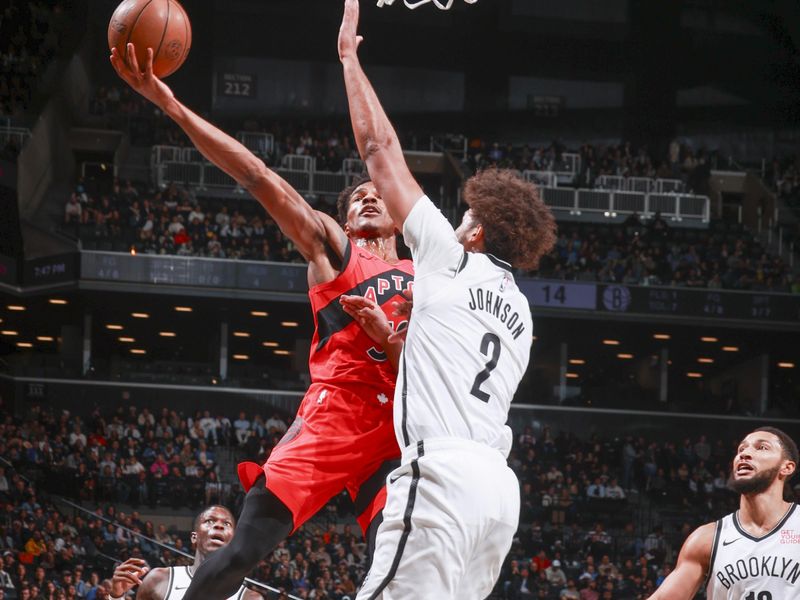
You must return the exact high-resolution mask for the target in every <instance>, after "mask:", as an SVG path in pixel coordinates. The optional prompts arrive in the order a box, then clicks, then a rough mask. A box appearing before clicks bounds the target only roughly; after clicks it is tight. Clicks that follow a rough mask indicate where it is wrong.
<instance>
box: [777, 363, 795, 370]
mask: <svg viewBox="0 0 800 600" xmlns="http://www.w3.org/2000/svg"><path fill="white" fill-rule="evenodd" d="M778 366H779V367H780V368H781V369H794V363H791V362H779V363H778Z"/></svg>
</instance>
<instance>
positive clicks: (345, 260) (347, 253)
mask: <svg viewBox="0 0 800 600" xmlns="http://www.w3.org/2000/svg"><path fill="white" fill-rule="evenodd" d="M352 254H353V242H352V241H351V240H350V239H349V238H348V240H347V247H346V248H345V249H344V254H343V255H342V268H341V269H340V270H339V273H340V274H341V273H344V271H345V269H347V265H349V264H350V257H351V256H352Z"/></svg>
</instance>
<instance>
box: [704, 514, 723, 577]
mask: <svg viewBox="0 0 800 600" xmlns="http://www.w3.org/2000/svg"><path fill="white" fill-rule="evenodd" d="M721 535H722V519H720V520H718V521H717V526H716V529H714V543H713V544H711V560H710V561H709V562H708V573H706V581H705V583H704V584H703V587H704V588H705V587H708V582H709V580H710V579H711V574H712V573H713V572H714V560H716V558H717V546H719V537H720V536H721Z"/></svg>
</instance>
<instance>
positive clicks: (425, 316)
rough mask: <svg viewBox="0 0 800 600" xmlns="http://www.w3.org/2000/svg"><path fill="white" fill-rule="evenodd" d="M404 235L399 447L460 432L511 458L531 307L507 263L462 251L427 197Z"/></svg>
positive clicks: (397, 410) (456, 435)
mask: <svg viewBox="0 0 800 600" xmlns="http://www.w3.org/2000/svg"><path fill="white" fill-rule="evenodd" d="M403 235H404V237H405V241H406V243H407V244H408V246H409V247H410V248H411V252H412V254H413V258H414V269H415V276H414V309H413V316H412V318H411V320H410V324H409V329H408V334H407V337H406V343H405V348H404V350H403V356H402V358H401V361H400V362H401V364H400V372H399V374H398V378H397V388H396V390H395V412H394V416H395V431H396V433H397V437H398V441H399V444H400V447H401V448H404V447H406V446H409V445H410V444H414V443H416V442H418V441H420V440H425V439H428V438H442V437H448V438H462V439H466V440H471V441H473V442H478V443H480V444H485V445H487V446H489V447H491V448H496V449H497V450H499V451H500V452H501V453H502V454H503V456H508V452H509V451H510V449H511V430H510V429H509V428H508V427H507V426H506V420H507V418H508V410H509V406H510V404H511V399H512V397H513V396H514V392H515V391H516V389H517V386H518V385H519V382H520V380H521V379H522V376H523V374H524V373H525V369H526V368H527V366H528V360H529V358H530V349H531V341H532V339H533V333H532V330H533V325H532V322H531V311H530V306H529V305H528V301H527V299H526V298H525V296H524V295H523V294H522V293H521V292H520V291H519V289H518V288H517V285H516V283H515V281H514V277H513V275H512V273H511V265H509V264H508V263H505V262H503V261H501V260H499V259H497V258H495V257H493V256H491V255H487V254H476V253H467V252H465V251H464V248H463V247H462V246H461V244H460V243H459V242H458V240H457V239H456V236H455V232H454V231H453V228H452V227H451V225H450V223H448V221H447V219H445V217H444V216H443V215H442V213H441V212H440V211H439V210H438V209H437V208H436V207H435V206H434V205H433V203H432V202H431V201H430V200H429V199H428V198H427V197H423V198H421V199H420V200H419V201H418V202H417V203H416V205H415V206H414V208H413V209H412V210H411V212H410V214H409V215H408V217H407V218H406V221H405V224H404V227H403Z"/></svg>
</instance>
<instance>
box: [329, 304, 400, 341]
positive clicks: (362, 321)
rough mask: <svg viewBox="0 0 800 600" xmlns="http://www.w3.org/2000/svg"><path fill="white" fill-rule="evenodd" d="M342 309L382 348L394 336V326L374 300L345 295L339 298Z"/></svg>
mask: <svg viewBox="0 0 800 600" xmlns="http://www.w3.org/2000/svg"><path fill="white" fill-rule="evenodd" d="M339 303H340V304H341V305H342V309H343V310H344V312H346V313H347V314H348V315H350V316H351V317H353V320H354V321H355V322H356V323H358V324H359V325H360V326H361V328H362V329H363V330H364V332H365V333H366V334H367V335H368V336H369V337H370V338H372V341H374V342H376V343H378V344H380V345H381V346H383V345H385V344H386V343H387V340H388V339H389V337H390V336H391V335H392V332H393V330H392V325H391V323H390V322H389V319H387V318H386V315H385V314H384V312H383V311H382V310H381V309H380V307H379V306H378V305H377V304H375V303H374V302H373V301H372V300H368V299H367V298H364V297H363V296H347V295H343V296H341V297H340V298H339Z"/></svg>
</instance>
